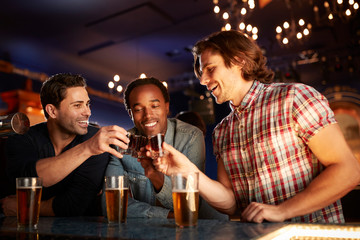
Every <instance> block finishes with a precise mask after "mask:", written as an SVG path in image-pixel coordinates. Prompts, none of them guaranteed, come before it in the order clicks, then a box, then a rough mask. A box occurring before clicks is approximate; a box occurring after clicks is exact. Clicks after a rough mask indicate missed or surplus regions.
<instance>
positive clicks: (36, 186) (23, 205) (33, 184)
mask: <svg viewBox="0 0 360 240" xmlns="http://www.w3.org/2000/svg"><path fill="white" fill-rule="evenodd" d="M41 193H42V179H41V178H38V177H24V178H16V201H17V225H18V227H19V228H25V227H28V228H30V229H37V226H38V222H39V214H40V202H41Z"/></svg>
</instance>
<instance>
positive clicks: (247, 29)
mask: <svg viewBox="0 0 360 240" xmlns="http://www.w3.org/2000/svg"><path fill="white" fill-rule="evenodd" d="M251 30H252V26H251V24H248V25H247V26H246V31H248V32H251Z"/></svg>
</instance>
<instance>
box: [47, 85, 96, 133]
mask: <svg viewBox="0 0 360 240" xmlns="http://www.w3.org/2000/svg"><path fill="white" fill-rule="evenodd" d="M49 109H52V110H50V111H52V112H51V113H49V115H50V117H51V118H53V119H54V120H55V121H56V125H57V126H58V128H59V129H60V130H61V132H62V133H64V134H68V135H84V134H86V133H87V131H88V129H87V128H88V124H89V117H90V116H91V111H90V99H89V95H88V93H87V91H86V89H85V88H84V87H71V88H68V89H67V90H66V95H65V98H64V99H63V100H62V101H61V103H60V106H59V108H55V107H51V108H49Z"/></svg>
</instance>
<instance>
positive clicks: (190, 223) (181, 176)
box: [171, 172, 199, 228]
mask: <svg viewBox="0 0 360 240" xmlns="http://www.w3.org/2000/svg"><path fill="white" fill-rule="evenodd" d="M171 183H172V197H173V205H174V215H175V223H176V225H177V226H178V227H181V228H183V227H194V226H196V225H197V222H198V214H199V173H198V172H188V173H175V174H172V175H171Z"/></svg>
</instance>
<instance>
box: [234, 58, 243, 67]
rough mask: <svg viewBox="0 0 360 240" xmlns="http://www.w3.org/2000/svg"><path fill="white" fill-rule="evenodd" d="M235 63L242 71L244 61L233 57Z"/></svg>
mask: <svg viewBox="0 0 360 240" xmlns="http://www.w3.org/2000/svg"><path fill="white" fill-rule="evenodd" d="M235 59H236V62H237V64H236V65H237V66H238V67H239V68H240V69H242V68H243V67H244V65H245V60H244V59H240V58H239V57H235Z"/></svg>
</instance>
